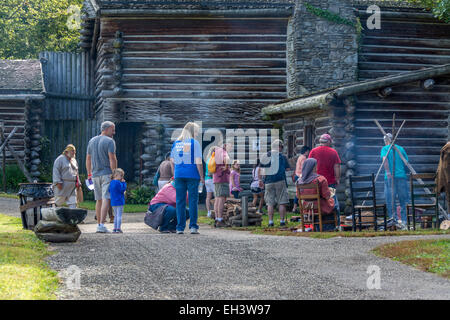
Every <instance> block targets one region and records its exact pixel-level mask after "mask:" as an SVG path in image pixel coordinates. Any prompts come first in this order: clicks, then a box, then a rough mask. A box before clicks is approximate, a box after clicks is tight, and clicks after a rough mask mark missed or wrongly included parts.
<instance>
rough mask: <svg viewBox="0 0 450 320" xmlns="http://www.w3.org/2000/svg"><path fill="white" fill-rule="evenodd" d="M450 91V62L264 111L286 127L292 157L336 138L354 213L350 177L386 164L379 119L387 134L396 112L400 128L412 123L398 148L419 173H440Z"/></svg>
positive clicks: (343, 191) (344, 190)
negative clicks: (327, 136) (325, 136)
mask: <svg viewBox="0 0 450 320" xmlns="http://www.w3.org/2000/svg"><path fill="white" fill-rule="evenodd" d="M449 88H450V64H446V65H443V66H438V67H430V68H425V69H421V70H418V71H411V72H406V73H400V74H397V75H392V76H386V77H381V78H377V79H373V80H366V81H361V82H357V83H354V84H347V85H342V86H338V87H336V88H331V89H328V90H322V91H319V92H315V93H312V94H308V95H304V96H302V97H298V98H295V99H291V100H287V101H283V102H280V103H278V104H274V105H271V106H268V107H265V108H263V110H262V112H263V114H265V115H266V116H267V117H268V118H269V119H271V120H275V119H279V121H281V122H282V123H283V127H284V129H285V130H284V140H285V141H288V150H287V152H288V154H289V155H294V154H295V153H296V152H297V148H298V146H299V145H300V146H301V145H309V146H310V147H314V146H315V141H316V140H317V138H318V137H320V135H321V134H323V133H326V132H328V133H330V134H331V135H332V137H333V147H334V148H335V149H336V150H337V151H338V153H339V155H340V157H341V161H342V166H341V184H340V186H339V187H338V192H339V198H340V201H341V202H345V203H346V206H345V212H346V213H347V214H351V200H350V198H349V197H350V180H349V177H350V176H351V175H370V174H372V173H376V172H377V170H378V168H379V166H380V164H381V160H380V151H381V148H382V147H383V146H384V141H383V134H382V133H381V132H380V130H379V128H378V127H377V126H376V124H375V122H374V120H378V121H379V123H380V124H381V126H382V127H383V128H384V129H385V131H386V132H392V130H391V128H392V122H393V120H392V117H393V114H395V117H396V118H395V119H396V121H395V126H396V127H395V128H396V130H398V129H399V127H400V125H401V123H402V122H403V120H406V122H405V125H404V126H403V128H402V130H401V131H400V132H399V136H398V138H397V141H396V144H398V145H401V146H402V147H404V148H405V150H406V152H407V154H408V158H409V163H410V164H411V165H412V167H413V168H414V169H415V170H416V171H417V172H420V173H428V172H435V171H436V168H437V164H438V163H439V152H440V149H441V148H442V146H443V145H445V143H447V141H448V140H449V138H450V125H449V120H450V117H449V112H448V111H449V107H450V90H449ZM394 134H395V133H394ZM299 140H300V141H299ZM382 181H383V179H382V178H381V177H380V178H379V179H378V183H377V185H376V188H377V193H378V197H379V198H384V195H383V190H384V186H383V182H382ZM343 209H344V206H343Z"/></svg>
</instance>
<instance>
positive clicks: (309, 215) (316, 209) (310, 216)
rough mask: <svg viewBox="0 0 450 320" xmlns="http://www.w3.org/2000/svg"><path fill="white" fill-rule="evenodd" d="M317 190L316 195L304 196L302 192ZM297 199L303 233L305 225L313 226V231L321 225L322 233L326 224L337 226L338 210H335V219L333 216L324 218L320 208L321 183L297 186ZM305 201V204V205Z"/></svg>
mask: <svg viewBox="0 0 450 320" xmlns="http://www.w3.org/2000/svg"><path fill="white" fill-rule="evenodd" d="M308 189H309V190H315V193H314V194H302V190H308ZM297 198H298V205H299V208H300V216H301V226H302V231H303V232H305V224H311V225H312V229H313V231H315V229H316V228H315V225H319V230H320V232H322V231H323V224H324V223H334V225H335V226H337V215H336V210H333V217H331V218H329V217H328V216H331V215H324V216H322V210H321V208H320V190H319V183H310V184H303V185H300V184H297ZM303 201H305V203H303Z"/></svg>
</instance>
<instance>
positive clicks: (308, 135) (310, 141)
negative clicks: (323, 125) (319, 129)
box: [303, 126, 315, 149]
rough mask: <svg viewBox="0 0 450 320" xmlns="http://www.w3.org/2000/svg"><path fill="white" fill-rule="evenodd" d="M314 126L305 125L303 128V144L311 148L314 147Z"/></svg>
mask: <svg viewBox="0 0 450 320" xmlns="http://www.w3.org/2000/svg"><path fill="white" fill-rule="evenodd" d="M314 131H315V130H314V126H305V127H304V129H303V145H305V146H308V147H310V148H311V149H312V148H313V147H314V139H315V135H314Z"/></svg>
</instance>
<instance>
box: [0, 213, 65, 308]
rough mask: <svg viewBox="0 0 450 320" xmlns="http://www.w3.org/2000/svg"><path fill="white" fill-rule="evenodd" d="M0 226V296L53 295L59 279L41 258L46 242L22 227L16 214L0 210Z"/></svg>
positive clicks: (38, 297) (29, 297)
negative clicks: (13, 215) (4, 213)
mask: <svg viewBox="0 0 450 320" xmlns="http://www.w3.org/2000/svg"><path fill="white" fill-rule="evenodd" d="M0 230H1V232H0V300H17V299H20V300H54V299H56V295H55V292H56V290H57V288H58V283H59V280H58V277H57V274H56V272H55V271H52V270H50V269H49V267H48V266H47V264H46V262H45V261H44V258H45V257H47V256H48V255H50V252H49V251H48V249H47V245H46V244H44V243H43V242H42V241H40V240H39V239H38V238H37V237H36V236H35V235H34V233H33V232H32V231H30V230H22V223H21V220H20V219H19V218H14V217H9V216H5V215H2V214H0Z"/></svg>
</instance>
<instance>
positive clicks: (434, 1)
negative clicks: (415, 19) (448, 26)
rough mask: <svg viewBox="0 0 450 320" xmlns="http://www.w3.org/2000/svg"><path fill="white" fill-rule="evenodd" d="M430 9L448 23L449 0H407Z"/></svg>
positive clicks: (449, 21)
mask: <svg viewBox="0 0 450 320" xmlns="http://www.w3.org/2000/svg"><path fill="white" fill-rule="evenodd" d="M408 1H409V2H412V3H415V4H420V5H422V6H423V7H424V8H426V9H428V10H430V11H431V12H432V13H433V14H434V15H435V16H436V17H437V18H438V19H440V20H443V21H445V22H447V23H450V0H408Z"/></svg>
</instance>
